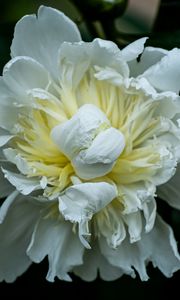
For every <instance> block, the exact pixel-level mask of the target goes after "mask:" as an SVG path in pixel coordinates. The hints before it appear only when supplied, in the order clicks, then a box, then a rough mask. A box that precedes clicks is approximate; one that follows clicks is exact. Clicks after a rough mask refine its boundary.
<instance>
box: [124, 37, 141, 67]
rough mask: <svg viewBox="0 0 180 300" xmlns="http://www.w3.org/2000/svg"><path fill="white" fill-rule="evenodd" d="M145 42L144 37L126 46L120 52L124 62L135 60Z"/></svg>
mask: <svg viewBox="0 0 180 300" xmlns="http://www.w3.org/2000/svg"><path fill="white" fill-rule="evenodd" d="M146 40H147V37H144V38H141V39H139V40H137V41H135V42H133V43H131V44H129V45H128V46H126V47H125V48H124V49H123V50H122V51H121V53H122V56H123V58H124V60H125V61H131V60H133V59H136V58H137V57H138V56H139V55H140V54H141V53H142V52H143V50H144V44H145V42H146Z"/></svg>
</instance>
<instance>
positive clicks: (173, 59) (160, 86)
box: [142, 49, 180, 94]
mask: <svg viewBox="0 0 180 300" xmlns="http://www.w3.org/2000/svg"><path fill="white" fill-rule="evenodd" d="M142 76H143V77H145V78H147V79H148V81H149V82H150V83H151V84H152V85H153V86H154V87H155V88H156V89H157V90H159V91H173V92H176V93H177V94H179V90H180V88H179V81H180V49H173V50H171V51H169V52H168V54H167V55H166V56H164V57H163V58H162V59H161V60H160V62H158V63H157V64H155V65H153V66H152V67H150V68H149V69H148V70H147V71H145V72H144V73H143V74H142Z"/></svg>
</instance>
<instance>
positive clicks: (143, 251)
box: [100, 216, 180, 281]
mask: <svg viewBox="0 0 180 300" xmlns="http://www.w3.org/2000/svg"><path fill="white" fill-rule="evenodd" d="M100 249H101V252H102V253H103V254H104V255H105V257H106V259H107V260H108V261H109V263H110V264H112V265H113V266H116V267H119V268H121V269H122V270H123V271H124V273H125V274H130V275H131V276H133V277H134V276H135V273H134V270H133V269H132V267H134V268H135V269H136V270H137V272H138V273H139V276H140V278H141V280H145V281H146V280H148V275H147V272H146V265H147V263H148V262H149V261H152V262H153V265H154V266H155V267H158V268H159V269H160V270H161V272H162V273H163V274H164V275H165V276H166V277H170V276H172V274H173V273H174V272H175V271H177V270H179V269H180V258H179V255H178V251H177V245H176V241H175V239H174V235H173V232H172V229H171V228H170V227H169V226H168V225H167V224H166V223H165V222H164V221H163V220H162V219H161V218H160V217H159V216H157V218H156V222H155V226H154V228H153V230H151V231H150V232H149V233H144V234H142V238H141V240H140V241H138V242H136V243H133V244H129V241H128V239H127V238H126V240H124V242H123V243H122V244H121V245H120V246H119V247H118V248H117V249H115V250H112V249H111V248H110V247H108V246H107V243H106V241H105V240H104V239H103V238H101V239H100Z"/></svg>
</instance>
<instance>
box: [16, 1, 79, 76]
mask: <svg viewBox="0 0 180 300" xmlns="http://www.w3.org/2000/svg"><path fill="white" fill-rule="evenodd" d="M80 40H81V37H80V33H79V31H78V29H77V26H76V25H75V24H74V23H73V22H72V21H71V20H70V19H69V18H68V17H66V16H65V15H64V14H63V13H62V12H60V11H58V10H56V9H53V8H50V7H45V6H41V7H40V8H39V10H38V16H37V18H36V16H35V15H28V16H25V17H23V18H22V19H21V20H20V21H19V22H18V23H17V24H16V27H15V33H14V39H13V42H12V46H11V54H12V57H15V56H24V55H25V56H30V57H32V58H34V59H35V60H37V61H38V62H40V63H41V64H42V65H44V66H45V67H46V68H47V70H49V71H50V72H51V73H52V74H53V75H54V76H56V75H57V58H58V49H59V47H60V45H61V44H62V43H63V42H64V41H69V42H77V41H80Z"/></svg>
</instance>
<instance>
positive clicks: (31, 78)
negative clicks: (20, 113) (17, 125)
mask: <svg viewBox="0 0 180 300" xmlns="http://www.w3.org/2000/svg"><path fill="white" fill-rule="evenodd" d="M3 80H4V84H5V85H6V86H7V88H8V89H9V91H10V93H11V95H12V94H13V102H11V105H12V104H14V103H17V104H27V105H31V103H28V100H29V98H28V91H29V90H31V89H33V88H44V89H45V88H46V87H47V85H48V83H49V76H48V73H47V71H46V70H45V69H44V67H43V66H42V65H40V64H39V63H38V62H36V61H35V60H33V59H32V58H30V57H15V58H14V59H12V60H10V61H9V62H8V64H7V65H6V66H5V67H4V70H3ZM10 101H12V98H10V99H9V101H8V103H10Z"/></svg>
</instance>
